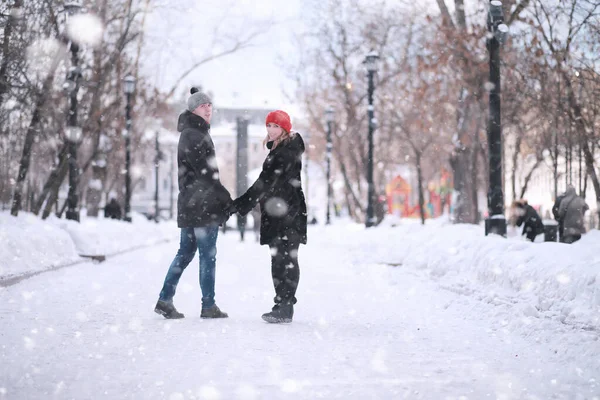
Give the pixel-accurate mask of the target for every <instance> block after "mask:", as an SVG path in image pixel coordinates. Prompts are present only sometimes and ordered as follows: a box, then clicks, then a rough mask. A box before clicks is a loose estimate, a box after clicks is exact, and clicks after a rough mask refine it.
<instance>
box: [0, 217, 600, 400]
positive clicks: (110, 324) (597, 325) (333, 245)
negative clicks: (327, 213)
mask: <svg viewBox="0 0 600 400" xmlns="http://www.w3.org/2000/svg"><path fill="white" fill-rule="evenodd" d="M108 223H109V224H110V222H108ZM113 223H114V221H113ZM138 224H139V225H140V228H138V230H139V231H140V232H147V231H144V229H145V228H143V227H142V225H143V224H145V222H142V221H136V223H134V224H129V225H130V226H133V227H137V226H138ZM54 226H55V225H54ZM159 226H160V224H159ZM38 228H39V227H38ZM60 229H62V228H60ZM99 229H104V228H99ZM123 229H128V228H127V227H123ZM148 229H149V228H148ZM164 229H165V233H164V236H167V234H166V232H167V231H166V230H171V232H169V234H173V232H175V233H174V234H175V237H176V231H175V230H174V229H173V227H172V226H170V227H169V226H167V225H165V228H164ZM134 230H135V229H134ZM62 231H63V232H64V229H63V230H62ZM58 232H61V230H58V231H57V235H58ZM114 234H115V235H117V233H114ZM146 234H149V233H146ZM32 235H33V236H34V238H35V233H32ZM130 235H131V237H132V238H134V237H135V235H134V234H133V232H130ZM115 237H118V238H119V239H118V240H121V241H126V239H123V236H115ZM34 238H32V240H33V239H34ZM58 238H59V237H58V236H57V239H58ZM162 238H163V237H156V238H154V239H157V241H158V240H159V239H162ZM250 239H253V238H252V236H251V235H250V236H249V240H247V241H246V242H244V243H240V242H239V235H238V234H237V232H228V233H227V234H225V235H221V236H220V237H219V242H218V255H217V259H218V262H217V302H218V304H219V305H220V306H221V308H222V309H224V310H225V311H227V312H228V313H229V315H230V318H229V319H227V320H217V321H206V320H201V319H200V318H199V312H200V289H199V287H198V266H197V259H195V260H194V261H192V263H191V264H190V267H189V268H188V270H187V271H186V272H185V273H184V275H183V278H182V281H181V283H180V286H179V288H178V293H177V296H176V297H175V302H176V305H177V307H178V308H179V309H180V311H182V312H184V313H185V314H186V318H185V319H183V320H179V321H167V320H164V319H162V318H161V317H159V316H158V315H156V314H154V313H153V312H152V310H153V307H154V304H155V302H156V298H157V296H158V292H159V290H160V287H161V285H162V280H163V279H164V274H165V273H166V270H167V268H168V265H169V263H170V262H171V260H172V258H173V256H174V254H175V252H176V250H177V243H176V241H172V242H166V243H160V244H157V245H155V246H149V247H145V248H141V249H137V250H135V251H132V252H128V253H123V254H119V255H116V256H114V257H109V259H108V260H107V261H106V262H104V263H101V264H92V263H82V264H78V265H74V266H71V267H68V268H64V269H60V270H57V271H51V272H47V273H43V274H40V275H38V276H35V277H32V278H30V279H26V280H23V281H21V282H20V283H18V284H15V285H12V286H9V287H6V288H1V289H0V324H1V325H2V327H3V328H2V329H1V330H0V335H1V338H2V341H1V343H2V347H1V350H0V398H9V399H12V398H17V399H21V398H23V399H29V398H32V399H33V398H36V399H37V398H60V399H62V398H65V399H67V398H69V399H70V398H77V399H87V398H90V399H91V398H93V399H97V398H107V399H141V398H144V399H146V398H148V399H173V400H174V399H279V398H281V399H283V398H285V399H289V398H294V399H313V398H323V399H332V398H343V399H370V398H378V399H401V398H407V399H482V398H492V399H600V387H599V386H598V385H599V381H600V372H599V371H600V357H599V355H600V340H599V332H600V322H599V319H598V316H599V315H600V253H599V252H598V250H599V246H600V245H598V243H600V240H599V239H600V234H599V233H598V232H597V231H592V232H591V233H589V234H588V235H586V236H585V237H584V238H583V239H582V240H581V241H580V242H579V243H576V244H574V245H563V244H558V243H535V244H532V243H528V242H525V241H521V240H518V239H517V238H513V239H508V240H507V239H502V238H498V237H487V238H486V237H484V236H483V231H482V228H481V227H472V226H455V225H449V224H446V223H445V222H444V221H442V220H438V221H429V223H428V225H427V226H425V227H421V226H419V225H418V224H415V223H409V222H407V221H402V222H401V223H400V225H399V226H397V227H391V226H381V227H378V228H374V229H369V230H365V229H364V227H363V226H361V225H356V224H352V223H350V222H348V221H341V220H339V219H334V225H331V226H328V227H324V226H316V227H315V226H311V227H310V229H309V244H308V245H307V246H304V247H302V248H301V250H300V265H301V279H300V287H299V290H298V299H299V302H298V304H297V306H296V314H295V318H294V322H293V323H292V324H291V325H284V326H273V325H269V324H265V323H264V322H262V320H261V319H260V315H261V314H262V313H263V312H265V311H268V310H269V308H270V306H271V301H272V298H273V289H272V286H271V281H270V265H269V252H268V249H267V248H266V247H260V246H258V245H257V244H256V243H255V242H254V241H253V240H250ZM147 240H150V238H147ZM109 241H110V240H109ZM32 243H36V241H35V240H33V242H32ZM120 245H121V246H124V245H125V243H121V244H120ZM3 249H4V248H3ZM32 256H34V253H32ZM25 258H26V257H24V259H25Z"/></svg>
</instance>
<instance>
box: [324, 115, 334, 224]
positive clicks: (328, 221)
mask: <svg viewBox="0 0 600 400" xmlns="http://www.w3.org/2000/svg"><path fill="white" fill-rule="evenodd" d="M333 118H334V115H333V107H331V106H329V108H327V110H326V111H325V121H326V122H327V219H326V222H325V224H327V225H329V224H331V210H330V209H331V150H332V147H333V144H332V143H331V131H332V125H333Z"/></svg>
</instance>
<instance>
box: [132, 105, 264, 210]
mask: <svg viewBox="0 0 600 400" xmlns="http://www.w3.org/2000/svg"><path fill="white" fill-rule="evenodd" d="M270 111H271V110H270V109H269V110H266V109H265V110H260V109H251V110H247V109H242V108H219V109H216V110H215V113H214V115H213V119H212V121H211V129H210V134H211V137H212V139H213V142H214V144H215V152H216V156H217V165H218V166H219V175H220V179H221V182H222V183H223V185H224V186H225V187H226V188H227V189H228V190H229V192H230V193H231V196H232V197H233V198H235V197H237V196H239V195H241V194H242V193H236V176H235V175H236V162H237V161H236V158H237V126H236V120H237V118H238V117H243V118H246V119H248V121H249V125H248V171H249V172H250V171H253V170H256V169H259V168H261V166H262V163H263V161H264V160H265V157H266V156H267V154H268V150H267V149H266V148H264V147H263V140H264V138H265V136H266V134H267V131H266V129H265V123H264V121H265V118H266V116H267V114H268V113H269V112H270ZM155 134H156V133H155V132H152V131H148V132H147V133H146V135H145V140H146V142H147V143H154V138H155ZM178 141H179V133H178V132H177V131H175V130H173V131H170V130H167V129H163V130H161V131H160V133H159V142H160V149H161V153H162V154H163V158H162V160H161V161H160V163H159V195H158V197H159V209H160V210H161V215H162V216H163V217H166V218H168V217H169V216H170V215H173V216H175V215H176V212H177V194H178V190H179V189H178V186H177V144H178ZM154 156H155V151H154V146H148V148H147V150H146V153H145V154H144V159H143V160H142V162H141V164H142V165H138V166H136V167H137V168H136V172H137V173H138V174H139V175H138V176H137V179H134V181H136V182H137V185H135V186H134V189H133V195H132V199H131V204H132V209H133V210H134V211H138V212H141V213H144V214H147V215H153V213H154V194H155V187H156V185H155V169H154ZM251 178H253V177H251ZM249 180H250V178H249ZM252 183H253V182H251V181H249V182H248V185H251V184H252ZM171 199H172V200H171Z"/></svg>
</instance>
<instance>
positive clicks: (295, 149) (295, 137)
mask: <svg viewBox="0 0 600 400" xmlns="http://www.w3.org/2000/svg"><path fill="white" fill-rule="evenodd" d="M272 145H273V142H269V143H267V148H269V149H271V146H272ZM278 149H285V150H286V151H289V152H292V153H294V154H297V155H301V154H302V153H304V150H305V147H304V140H302V136H300V134H299V133H298V132H292V134H291V135H290V138H289V139H287V140H284V141H283V142H282V143H281V144H279V146H277V148H276V149H275V150H278Z"/></svg>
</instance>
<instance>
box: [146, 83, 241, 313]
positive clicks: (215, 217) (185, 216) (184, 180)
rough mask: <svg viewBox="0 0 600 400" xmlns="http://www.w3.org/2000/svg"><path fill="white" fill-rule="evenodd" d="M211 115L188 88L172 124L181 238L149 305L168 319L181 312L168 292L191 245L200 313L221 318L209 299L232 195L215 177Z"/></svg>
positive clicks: (205, 102)
mask: <svg viewBox="0 0 600 400" xmlns="http://www.w3.org/2000/svg"><path fill="white" fill-rule="evenodd" d="M211 117H212V102H211V100H210V98H209V97H208V96H207V95H206V94H204V93H201V92H199V91H198V89H196V88H192V90H191V96H190V97H189V99H188V104H187V110H186V111H185V112H183V113H182V114H181V115H180V116H179V121H178V124H177V130H178V131H179V132H181V135H180V137H179V145H178V149H177V165H178V176H179V196H178V198H177V225H178V226H179V228H181V241H180V245H179V251H178V252H177V255H176V256H175V259H174V260H173V262H172V263H171V266H170V267H169V271H168V272H167V276H166V277H165V281H164V284H163V288H162V290H161V292H160V295H159V300H158V302H157V303H156V307H155V309H154V311H155V312H157V313H158V314H160V315H163V316H164V317H165V318H168V319H172V318H183V317H184V315H183V314H182V313H180V312H178V311H177V309H176V308H175V306H174V305H173V297H174V296H175V290H176V288H177V284H178V283H179V279H180V278H181V274H182V273H183V271H184V269H185V268H186V267H187V266H188V264H189V263H190V262H191V261H192V259H193V258H194V255H195V253H196V248H197V249H198V253H199V258H200V289H201V290H202V311H201V314H200V317H201V318H227V314H226V313H224V312H222V311H221V310H220V309H219V307H217V305H216V303H215V264H216V255H217V247H216V243H217V236H218V233H219V225H221V224H222V223H224V222H225V221H226V220H227V218H229V215H228V213H227V210H228V209H229V208H230V207H231V204H232V200H231V196H230V194H229V192H228V191H227V189H225V187H224V186H223V185H222V184H221V181H220V179H219V169H218V167H217V161H216V158H215V146H214V144H213V141H212V139H211V137H210V120H211Z"/></svg>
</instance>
